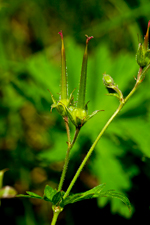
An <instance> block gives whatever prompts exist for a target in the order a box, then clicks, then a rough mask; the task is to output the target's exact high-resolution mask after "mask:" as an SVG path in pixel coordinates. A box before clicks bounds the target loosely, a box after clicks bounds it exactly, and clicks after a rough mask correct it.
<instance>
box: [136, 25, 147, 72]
mask: <svg viewBox="0 0 150 225" xmlns="http://www.w3.org/2000/svg"><path fill="white" fill-rule="evenodd" d="M149 27H150V21H149V22H148V26H147V32H146V35H145V37H144V43H143V44H142V43H139V46H138V50H137V54H136V61H137V63H138V65H139V66H140V67H142V68H144V67H145V66H147V65H148V64H149V63H150V49H149Z"/></svg>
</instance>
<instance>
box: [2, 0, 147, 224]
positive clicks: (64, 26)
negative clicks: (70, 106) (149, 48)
mask: <svg viewBox="0 0 150 225" xmlns="http://www.w3.org/2000/svg"><path fill="white" fill-rule="evenodd" d="M149 8H150V2H149V1H148V0H135V1H129V0H126V1H123V0H120V1H117V0H109V1H108V0H105V1H104V0H101V1H97V0H87V1H83V0H82V1H79V0H76V1H68V0H63V1H54V0H43V1H40V0H26V1H23V0H22V1H19V0H15V1H12V0H7V1H1V2H0V21H1V26H0V169H3V168H9V171H8V172H6V174H5V177H4V185H11V186H13V187H15V188H16V190H17V192H18V193H25V191H27V190H30V191H35V192H36V193H37V194H41V195H42V194H43V190H44V186H45V185H46V184H49V185H52V186H53V187H57V184H58V182H59V177H60V174H61V170H62V167H63V160H64V157H65V153H66V133H65V127H64V123H63V121H62V119H61V117H60V116H59V115H58V114H57V112H56V111H55V110H54V111H53V113H52V114H51V113H50V105H51V103H52V102H51V98H50V95H49V93H48V91H47V89H50V90H51V92H52V93H53V94H54V95H55V96H56V97H57V93H58V92H59V78H60V70H61V68H60V60H61V59H60V46H61V43H60V37H59V35H58V31H60V30H63V33H64V37H65V47H66V56H67V71H68V79H69V90H70V92H71V91H72V90H73V89H74V88H77V87H78V82H79V76H80V70H81V63H82V55H83V51H84V45H85V36H84V35H85V34H88V35H93V36H94V39H93V40H92V41H91V42H90V45H89V64H88V88H87V98H86V99H87V101H88V100H90V103H89V111H90V112H92V111H94V110H97V109H103V110H105V111H104V112H100V113H99V114H98V115H97V116H95V117H94V118H93V119H91V120H90V121H89V122H88V123H87V124H86V125H85V126H84V127H83V128H82V130H81V134H80V137H79V138H78V141H77V143H76V145H75V147H74V149H73V151H72V155H71V160H70V164H69V169H68V173H67V178H66V180H65V184H64V190H65V189H66V188H67V186H68V184H69V181H70V179H71V177H72V176H73V175H74V173H75V170H76V169H77V168H78V166H79V164H80V162H81V160H82V159H83V157H84V155H85V154H86V152H87V151H88V149H89V147H90V145H91V143H92V141H93V140H94V139H95V138H96V136H97V134H98V132H99V131H100V129H101V128H102V127H103V125H104V124H105V122H106V121H107V119H108V118H109V117H110V115H111V114H112V113H113V112H114V110H115V109H116V107H117V105H118V102H117V100H116V99H114V98H113V97H108V96H107V95H106V93H107V92H106V90H105V88H104V87H103V85H102V74H103V73H104V72H106V73H108V74H110V75H111V76H112V77H113V78H114V80H115V82H116V83H117V84H118V85H119V88H120V89H121V90H122V91H123V93H124V95H127V93H128V92H129V91H130V90H131V88H132V87H133V85H134V82H135V81H134V76H136V74H137V71H138V66H137V65H136V61H135V53H136V50H137V47H138V39H139V40H140V41H141V40H142V39H143V36H144V34H145V32H146V29H147V22H148V20H149V19H150V18H149ZM137 33H138V36H137ZM149 84H150V78H149V74H147V76H146V78H145V80H144V82H143V84H142V85H141V87H140V88H139V89H138V91H137V93H136V94H135V95H134V96H133V97H132V99H130V101H129V102H128V104H127V105H126V106H125V108H123V110H122V112H121V113H120V115H119V116H118V117H117V118H116V119H115V121H113V123H112V124H111V126H110V127H109V128H108V130H107V131H106V133H105V135H104V136H103V138H102V140H101V141H100V142H99V144H98V146H97V147H96V149H95V152H94V154H93V155H92V157H91V159H90V160H89V162H88V164H87V166H86V168H85V169H84V170H83V171H82V173H81V176H80V178H79V179H78V181H77V183H76V185H75V186H74V188H73V192H82V191H85V190H88V189H90V188H92V187H94V186H95V185H97V184H99V183H106V187H107V189H115V190H116V191H120V192H123V193H125V194H126V195H127V196H128V197H129V199H130V201H131V203H132V206H133V210H132V213H131V214H130V213H129V212H128V209H127V208H126V207H125V206H124V205H123V203H121V202H120V201H119V200H114V199H113V200H110V199H98V200H95V199H94V200H88V202H87V201H86V200H85V201H84V202H79V203H76V204H75V205H69V206H67V207H66V209H65V210H64V212H63V213H62V214H61V215H60V217H59V221H58V224H66V225H68V224H69V225H76V224H78V225H80V224H83V223H84V224H91V223H101V222H102V221H105V223H106V224H107V223H109V221H110V220H111V222H112V223H113V222H115V224H120V223H121V224H126V223H128V224H135V223H136V224H142V225H146V224H147V223H148V222H147V221H148V219H149V206H150V203H149V202H150V194H149V187H148V183H149V182H150V174H149V170H150V164H149V163H150V159H149V157H150V150H149V146H150V138H149V131H150V104H149V102H150V91H149ZM75 97H76V93H75ZM71 132H72V134H73V132H74V128H73V127H72V131H71ZM0 216H1V220H3V221H5V223H6V224H9V223H10V222H11V224H12V225H26V224H30V225H41V224H42V225H43V224H45V225H48V224H50V221H51V218H52V211H51V206H50V204H49V203H47V202H42V201H40V200H39V201H38V200H34V201H33V200H28V199H4V200H2V206H1V210H0ZM98 221H99V222H98Z"/></svg>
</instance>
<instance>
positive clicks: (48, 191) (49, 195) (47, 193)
mask: <svg viewBox="0 0 150 225" xmlns="http://www.w3.org/2000/svg"><path fill="white" fill-rule="evenodd" d="M56 193H57V191H56V190H55V189H53V188H52V187H51V186H49V185H46V187H45V189H44V195H43V199H44V200H45V201H50V202H52V199H53V197H54V195H55V194H56Z"/></svg>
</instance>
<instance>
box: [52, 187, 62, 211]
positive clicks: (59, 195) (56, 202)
mask: <svg viewBox="0 0 150 225" xmlns="http://www.w3.org/2000/svg"><path fill="white" fill-rule="evenodd" d="M64 193H65V192H64V191H59V192H57V193H56V194H55V195H54V196H53V199H52V203H53V205H55V206H57V205H59V206H61V207H62V208H63V207H64V200H63V195H64Z"/></svg>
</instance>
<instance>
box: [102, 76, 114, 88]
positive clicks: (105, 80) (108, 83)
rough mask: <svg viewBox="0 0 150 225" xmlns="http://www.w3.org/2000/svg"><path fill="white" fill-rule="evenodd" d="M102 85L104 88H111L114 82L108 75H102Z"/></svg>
mask: <svg viewBox="0 0 150 225" xmlns="http://www.w3.org/2000/svg"><path fill="white" fill-rule="evenodd" d="M103 84H104V85H105V87H111V86H113V85H114V80H113V78H112V77H111V76H110V75H108V74H104V75H103Z"/></svg>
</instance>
